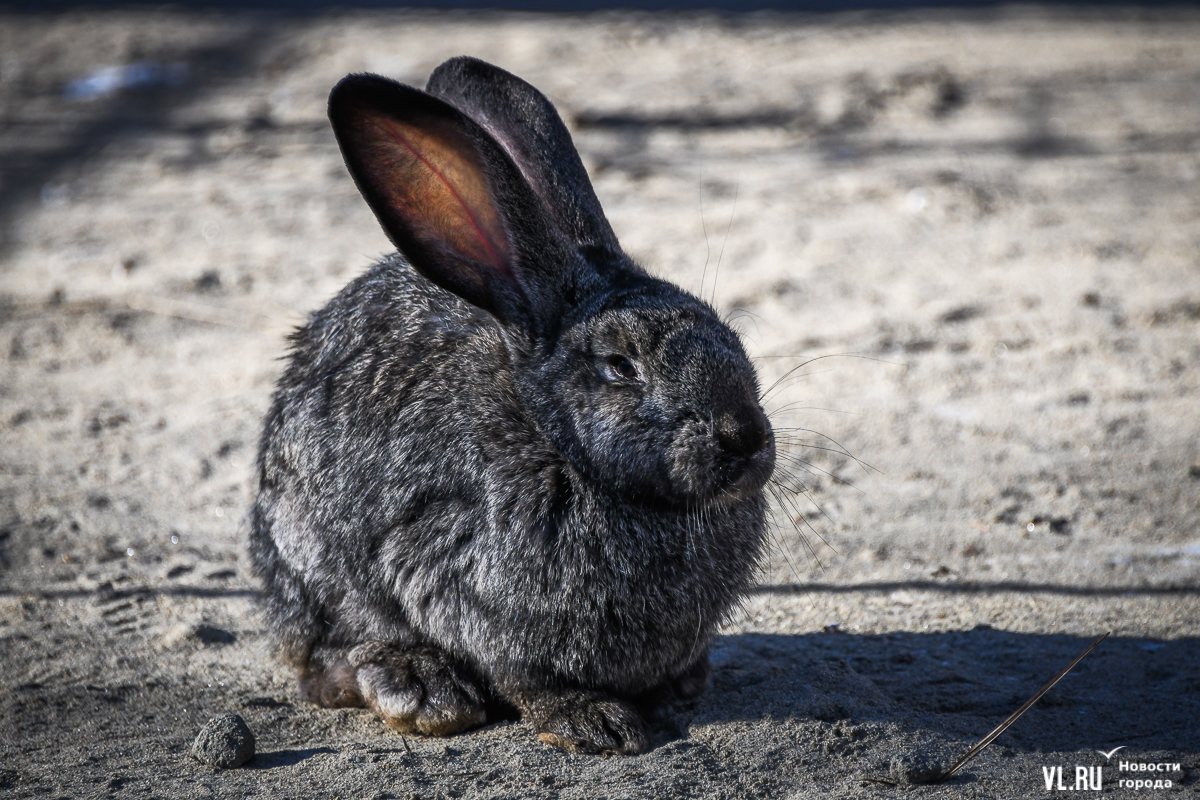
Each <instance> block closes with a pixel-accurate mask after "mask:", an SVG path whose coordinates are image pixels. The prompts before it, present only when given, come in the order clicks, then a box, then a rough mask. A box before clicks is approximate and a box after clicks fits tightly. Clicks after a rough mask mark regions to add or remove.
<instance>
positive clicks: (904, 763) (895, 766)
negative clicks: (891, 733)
mask: <svg viewBox="0 0 1200 800" xmlns="http://www.w3.org/2000/svg"><path fill="white" fill-rule="evenodd" d="M941 771H942V767H941V764H939V763H938V762H937V761H935V760H934V759H933V758H931V757H930V756H929V755H928V754H926V753H901V754H899V755H894V756H892V760H891V763H889V764H888V777H890V778H891V779H892V780H894V781H895V782H896V783H898V784H900V785H901V786H915V785H920V784H923V783H929V781H931V780H933V779H934V778H936V777H937V776H938V775H939V774H941Z"/></svg>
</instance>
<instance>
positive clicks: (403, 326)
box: [250, 60, 774, 752]
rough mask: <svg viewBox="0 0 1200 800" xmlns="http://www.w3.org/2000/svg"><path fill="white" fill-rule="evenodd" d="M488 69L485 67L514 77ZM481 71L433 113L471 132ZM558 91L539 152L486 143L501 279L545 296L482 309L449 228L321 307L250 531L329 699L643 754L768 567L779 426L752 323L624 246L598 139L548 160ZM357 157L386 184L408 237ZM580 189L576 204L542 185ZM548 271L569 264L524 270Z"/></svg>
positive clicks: (315, 694) (536, 106)
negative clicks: (749, 342) (506, 241)
mask: <svg viewBox="0 0 1200 800" xmlns="http://www.w3.org/2000/svg"><path fill="white" fill-rule="evenodd" d="M449 63H450V67H447V66H446V65H443V67H441V68H439V70H438V73H435V75H440V78H439V87H440V89H439V90H440V91H441V92H443V93H445V94H453V92H452V91H451V89H449V88H447V86H448V85H449V84H448V81H450V80H451V78H452V76H453V74H454V71H455V70H454V68H455V67H456V65H457V66H458V67H461V66H463V63H464V60H455V62H449ZM478 64H482V62H469V63H467V64H466V65H467V66H474V65H478ZM483 67H486V68H487V69H486V70H481V69H473V70H472V71H471V74H472V75H474V76H475V77H474V78H472V80H476V81H479V80H496V81H499V82H501V84H502V85H504V86H511V82H512V81H517V79H516V78H513V77H512V76H510V75H508V74H507V73H503V72H502V71H500V70H496V69H495V68H494V67H489V66H488V65H483ZM481 75H482V76H483V77H480V76H481ZM489 75H491V76H492V77H490V78H489V77H488V76H489ZM364 82H366V83H368V84H369V85H370V91H371V92H376V91H378V92H384V93H387V92H389V91H391V89H390V86H395V87H398V88H397V89H396V92H397V97H399V98H401V100H403V99H404V98H407V97H412V96H414V95H412V93H414V92H416V91H417V90H412V89H408V88H407V87H399V85H398V84H391V85H389V84H390V82H386V81H384V79H381V78H374V77H373V76H353V77H352V78H349V79H347V81H346V82H343V84H347V83H350V84H352V85H351V86H350V89H348V90H347V91H350V90H354V89H355V86H356V85H359V84H362V83H364ZM431 83H432V82H431ZM343 84H339V88H337V89H335V90H334V97H333V98H331V117H332V118H333V119H334V125H335V130H339V127H338V126H339V124H341V125H345V123H344V121H341V120H339V118H338V112H337V111H336V106H335V102H336V101H337V95H338V92H339V91H341V90H342V86H343ZM520 85H521V86H523V87H527V89H528V92H533V93H534V94H536V90H533V89H532V87H529V86H528V84H524V83H521V84H520ZM401 90H403V92H402V93H401ZM522 91H523V92H525V90H524V89H523V90H522ZM528 92H526V93H525V95H524V96H525V97H526V99H527V100H528V99H529V95H528ZM478 93H479V86H478V84H472V85H471V87H470V90H469V91H463V92H459V94H458V98H457V103H458V108H457V111H455V112H453V113H452V112H451V111H444V112H443V111H442V110H440V106H438V107H437V108H436V109H435V110H436V111H437V113H439V114H442V113H444V114H445V115H446V116H445V119H449V120H451V121H453V122H455V124H459V125H461V126H462V129H463V130H468V131H469V132H471V135H472V136H475V137H476V139H475V140H474V141H477V142H478V141H484V140H480V139H478V136H479V133H478V128H477V127H471V126H472V124H473V123H472V108H471V106H470V103H469V102H468V101H467V100H464V99H463V97H465V96H470V95H472V94H475V95H478ZM500 96H503V95H502V94H501V95H500ZM422 97H423V98H428V97H429V95H423V94H422ZM537 98H540V102H536V103H534V102H526V103H525V105H524V106H521V107H520V108H514V109H513V110H512V112H511V114H510V115H509V116H508V117H507V118H506V120H505V122H504V127H503V137H505V138H506V139H508V140H514V139H520V140H525V139H526V132H527V129H528V130H532V128H533V127H535V126H536V127H538V128H539V130H540V131H541V133H539V136H540V138H537V137H533V136H532V135H530V137H529V140H530V141H536V142H538V144H537V150H538V151H539V152H542V153H545V154H546V156H545V158H544V159H543V160H541V161H537V153H536V152H534V149H533V148H532V147H526V148H525V149H524V151H523V154H522V155H521V157H520V159H514V158H513V157H512V156H511V155H509V154H508V150H507V149H506V148H504V147H501V146H498V145H496V143H495V140H491V144H490V145H489V144H487V142H486V141H484V144H481V145H477V147H478V148H479V150H478V152H480V153H481V155H480V156H479V158H480V160H481V162H482V163H483V164H484V167H485V169H486V170H487V171H488V173H487V174H488V176H489V178H488V180H489V185H490V186H498V185H501V184H503V186H502V187H501V189H497V190H495V191H494V196H495V197H496V198H497V200H496V203H497V206H498V207H499V209H500V213H501V216H502V217H503V219H504V220H505V225H506V226H507V228H506V230H514V231H518V232H519V235H516V236H514V241H515V242H516V244H515V245H514V253H515V256H514V259H515V262H514V263H516V266H515V267H514V269H513V275H515V277H513V278H511V280H512V281H514V282H515V288H512V287H510V288H508V289H505V291H511V296H512V297H522V296H523V297H526V298H534V299H531V300H529V301H528V305H527V307H526V310H525V311H523V312H522V314H508V315H506V314H505V312H504V311H501V312H500V313H499V314H497V313H495V312H493V313H488V312H487V311H484V310H483V309H482V308H480V307H479V306H477V305H473V304H472V303H469V302H467V301H466V300H464V299H463V298H461V297H458V296H456V295H455V294H453V293H451V292H450V291H447V290H446V289H445V288H443V286H444V285H445V283H446V282H444V281H441V280H438V278H439V277H440V276H441V274H442V272H441V271H442V270H443V269H445V268H446V267H445V266H444V264H443V263H442V262H440V261H439V260H438V257H431V256H429V253H430V252H434V253H435V256H436V254H437V252H440V251H426V250H422V251H420V252H421V257H420V259H419V260H414V261H413V262H410V261H408V260H406V259H405V257H404V256H402V255H399V254H397V255H394V256H392V257H390V258H387V259H385V260H384V261H382V262H381V263H379V264H378V265H376V266H375V267H374V268H373V269H372V270H370V271H369V272H368V273H367V274H366V275H364V276H362V277H360V278H358V279H357V280H355V281H353V282H352V283H351V284H350V285H349V286H347V287H346V288H345V289H344V290H343V291H342V292H341V293H340V294H339V295H338V296H337V297H336V298H335V299H334V300H333V301H332V302H331V303H330V304H329V305H328V306H326V307H325V308H324V309H322V310H321V311H319V312H317V313H316V314H314V315H313V317H312V319H311V320H310V321H309V322H308V324H306V325H305V326H304V327H303V328H301V329H300V330H298V331H297V332H296V333H295V335H294V336H293V339H292V352H291V355H290V360H289V362H288V365H287V368H286V370H285V371H284V374H283V376H282V377H281V379H280V381H279V386H278V388H277V391H276V393H275V397H274V403H273V405H272V408H271V411H270V413H269V414H268V416H267V419H266V426H265V430H264V432H263V437H262V442H261V449H260V456H259V468H260V489H259V495H258V499H257V502H256V503H255V505H254V508H253V511H252V531H251V540H250V552H251V556H252V558H253V561H254V565H255V570H256V573H257V574H258V575H259V576H261V578H262V579H263V582H264V585H265V598H266V603H265V605H266V611H267V614H268V617H269V620H270V624H271V627H272V629H273V631H274V633H275V635H276V636H277V638H278V641H279V644H280V647H281V650H282V652H283V654H284V656H285V657H286V658H287V660H289V661H290V662H291V663H292V664H293V665H294V666H295V667H297V669H298V670H299V673H300V677H301V686H302V693H303V694H304V696H305V697H306V698H307V699H310V700H313V701H315V702H319V703H321V704H323V705H329V706H337V705H357V704H364V703H365V704H367V705H370V706H371V707H372V708H374V709H375V710H376V711H377V712H379V713H380V714H381V715H382V716H383V717H384V718H385V719H386V720H387V721H388V722H389V723H390V724H392V725H394V726H395V727H398V728H400V729H401V730H417V731H420V732H425V733H452V732H455V731H457V730H461V729H465V728H468V727H472V726H474V725H478V724H480V723H481V722H482V721H483V720H484V719H485V718H486V716H487V714H494V713H497V711H498V710H502V709H503V708H504V707H506V706H510V707H515V708H516V709H517V710H519V711H520V712H521V714H522V716H523V717H524V718H525V719H527V720H528V721H529V722H531V723H532V724H533V725H534V726H535V727H536V728H537V730H538V732H539V733H540V734H541V735H542V738H543V740H544V741H547V742H548V743H550V744H553V745H556V746H559V747H565V748H568V749H572V750H579V751H585V752H596V751H617V752H639V751H641V750H644V749H646V747H648V739H647V736H646V731H645V723H644V715H645V714H647V713H650V712H651V711H652V709H653V708H654V707H655V706H657V705H660V704H662V703H664V702H667V701H669V700H670V699H672V698H674V697H679V696H689V695H692V694H695V693H696V692H698V691H700V690H701V689H702V688H703V686H704V683H705V680H706V676H707V648H708V645H709V643H710V641H711V639H712V637H713V635H714V633H715V630H716V628H717V626H718V625H719V624H720V623H721V622H722V620H723V619H725V618H726V617H727V615H728V614H729V612H730V610H731V609H732V608H733V607H734V606H735V605H736V604H737V603H738V602H739V601H740V600H741V598H742V597H743V596H744V593H745V591H746V590H747V588H748V587H749V585H750V582H751V579H752V576H753V573H754V571H755V569H756V566H757V563H758V561H759V559H760V557H761V555H762V551H763V547H764V538H765V534H764V520H765V511H766V502H765V500H764V498H763V491H762V487H763V485H764V484H765V482H766V481H767V479H768V478H769V477H770V473H771V470H772V469H773V466H774V438H773V435H772V434H771V430H770V426H769V423H768V422H767V421H766V417H765V416H764V415H763V413H762V410H761V407H760V406H759V403H758V386H757V381H756V377H755V374H754V371H753V368H752V367H751V365H750V362H749V360H748V359H747V357H746V355H745V353H744V351H743V349H742V347H741V344H740V342H739V340H738V337H737V336H736V335H735V334H734V333H733V332H732V331H731V330H730V329H729V328H728V327H727V326H726V325H725V324H724V323H722V322H721V320H720V319H719V318H718V316H717V315H716V314H715V312H714V311H713V310H712V309H711V308H710V307H709V306H708V305H706V304H705V303H703V302H701V301H700V300H698V299H697V298H695V297H693V296H691V295H688V294H687V293H685V292H683V291H682V290H680V289H678V288H677V287H675V286H672V285H671V284H668V283H665V282H663V281H658V280H655V279H653V278H650V277H648V276H647V275H646V274H645V273H644V272H643V271H642V270H641V269H640V268H637V267H635V266H634V265H633V264H632V262H630V261H629V259H628V258H627V257H626V256H624V254H623V253H621V252H620V250H619V246H618V245H617V242H616V238H615V236H612V234H611V228H609V226H608V223H607V222H606V221H605V220H604V219H603V216H602V214H601V212H600V209H599V205H598V203H597V202H596V201H595V196H594V194H592V192H591V187H590V184H587V182H586V175H585V174H584V173H583V172H582V166H581V165H580V164H579V162H578V157H577V156H575V157H574V159H573V161H572V162H571V163H570V164H568V165H567V166H566V167H564V173H563V175H562V176H561V177H560V178H553V177H551V178H547V177H546V176H553V175H554V172H555V170H556V169H557V168H558V166H559V163H558V161H555V160H554V159H555V158H558V159H559V161H561V160H562V158H563V154H564V153H567V152H569V153H570V154H572V155H573V154H574V152H575V151H574V148H573V146H572V145H571V142H570V137H569V135H568V134H567V131H566V128H565V127H563V126H562V123H561V121H559V120H558V117H557V115H556V114H554V116H553V120H550V121H547V119H546V117H545V110H546V109H549V112H550V113H551V114H553V107H552V106H551V105H550V104H549V101H546V100H545V98H544V97H541V95H540V94H537ZM389 102H390V100H389ZM420 102H422V103H426V104H427V105H428V103H427V101H426V100H421V101H420ZM428 102H432V103H435V104H437V103H440V102H441V101H436V100H434V101H428ZM396 107H398V108H401V109H402V108H403V107H404V103H403V102H400V101H397V103H396ZM522 108H525V109H529V108H532V109H533V110H532V111H530V112H528V113H529V114H533V115H534V116H533V118H532V119H531V120H524V119H523V117H522V113H524V112H522ZM397 113H403V112H402V111H401V112H397ZM422 113H425V112H422ZM489 114H490V115H491V117H492V118H494V117H495V116H496V114H495V112H494V111H493V112H489ZM458 115H461V121H460V120H459V116H458ZM550 122H553V123H555V124H556V126H557V127H555V126H554V125H550ZM439 124H441V123H439ZM479 124H480V125H482V127H483V128H485V129H486V128H488V127H489V125H490V127H492V128H495V127H496V125H495V123H494V122H492V123H488V122H486V121H484V122H481V123H479ZM523 126H525V128H523ZM547 131H549V132H548V133H547ZM484 135H485V136H487V135H488V134H484ZM339 138H340V139H341V140H342V144H343V148H344V149H345V148H347V147H348V145H347V144H346V141H345V139H346V137H345V136H344V134H343V132H342V131H341V130H339ZM353 155H354V154H351V153H348V154H347V162H348V164H350V165H351V170H352V172H353V173H354V175H355V178H356V180H357V181H358V182H359V185H360V187H364V195H366V196H367V198H368V201H369V202H371V203H372V206H373V207H374V208H375V209H376V212H377V214H379V216H380V218H381V220H383V221H384V222H385V227H388V228H389V229H388V232H389V234H390V235H392V237H393V239H394V240H396V241H398V242H404V241H408V240H407V239H405V236H406V235H407V234H406V232H405V231H396V230H393V229H392V228H394V227H395V223H392V222H391V221H390V220H392V219H394V218H395V217H394V216H393V217H389V216H388V213H393V214H394V209H385V210H381V209H380V208H378V207H377V206H378V203H379V202H380V201H379V200H378V197H379V193H378V192H375V193H374V194H372V192H371V191H370V187H369V186H364V184H366V183H368V182H369V181H370V180H372V178H371V176H369V175H368V176H365V177H364V175H363V174H362V169H361V168H360V167H356V162H354V161H353ZM522 160H524V161H525V162H527V163H526V164H524V165H522V163H521V161H522ZM535 161H537V163H536V165H535V166H534V167H530V166H529V164H530V163H534V162H535ZM514 162H515V163H514ZM534 173H536V175H537V176H541V177H533V178H530V177H529V176H530V175H531V174H534ZM497 176H499V177H497ZM523 180H529V181H530V182H533V183H535V184H536V183H537V182H538V181H541V182H542V183H543V184H546V183H547V182H549V183H552V184H553V185H554V187H556V188H554V189H553V191H550V192H549V193H547V191H546V190H539V189H538V188H537V187H536V185H535V187H534V189H535V191H534V192H533V193H532V195H533V196H536V197H537V198H541V199H540V200H537V201H536V202H535V204H534V205H532V206H528V205H525V206H524V207H522V208H519V209H518V210H516V211H514V210H513V209H512V208H511V207H510V206H508V205H506V200H505V198H506V197H507V196H511V195H512V193H513V192H516V193H517V194H519V193H520V192H521V191H522V190H521V189H520V186H519V182H520V181H523ZM513 185H516V187H517V188H515V189H511V188H507V187H511V186H513ZM524 191H526V192H528V188H527V189H525V190H524ZM568 191H569V192H573V193H575V195H574V196H575V197H576V202H574V204H573V205H572V206H571V208H572V209H573V210H572V211H571V214H570V219H572V220H574V222H564V219H566V218H565V217H563V216H562V215H561V214H559V215H557V216H556V215H555V214H554V213H551V212H550V211H549V210H548V208H547V207H546V205H545V204H546V203H549V202H554V197H555V193H560V194H561V193H562V192H568ZM506 192H507V193H508V194H506ZM583 193H586V197H580V196H579V195H580V194H583ZM521 196H522V197H524V196H528V195H521ZM522 205H524V204H522ZM406 213H409V212H407V211H406ZM417 213H419V212H417ZM514 217H519V219H514ZM404 220H407V218H404ZM403 224H407V222H404V223H403ZM389 226H390V227H389ZM538 226H540V228H541V230H542V231H543V234H542V236H543V238H544V239H545V240H546V241H547V242H549V244H547V245H546V246H545V247H541V246H539V241H538V237H537V236H536V235H535V234H533V233H530V231H536V230H537V229H538ZM604 231H607V234H604ZM564 240H566V241H567V242H568V244H567V245H566V246H565V247H566V250H565V251H564V244H563V242H564ZM564 252H566V255H563V253H564ZM410 256H411V254H410ZM547 260H550V263H547ZM460 261H461V259H460ZM452 268H453V269H461V268H462V267H461V265H460V264H459V262H457V261H456V262H454V264H453V265H452ZM470 268H471V269H482V268H483V267H481V266H479V265H477V264H475V265H471V266H470ZM532 272H536V274H537V276H538V277H537V280H539V281H543V282H545V281H551V282H554V281H555V280H558V281H559V285H558V286H554V287H551V288H550V289H547V288H546V287H545V286H542V287H539V288H535V289H527V288H526V286H525V283H524V281H526V280H528V279H527V278H525V277H524V276H526V275H528V274H531V273H532ZM555 276H559V277H558V278H556V277H555ZM489 279H490V278H489ZM504 280H509V278H504ZM538 298H552V300H549V301H548V300H545V299H538ZM489 310H491V309H489ZM614 354H617V355H614ZM617 358H624V359H625V362H624V363H622V362H620V361H614V359H617ZM614 364H615V366H614ZM626 366H628V367H629V368H630V369H632V370H635V371H636V374H637V380H633V379H628V378H626V377H625V376H624V375H623V374H622V373H621V372H620V369H623V368H624V367H626ZM414 704H415V705H414ZM396 709H401V711H397V710H396Z"/></svg>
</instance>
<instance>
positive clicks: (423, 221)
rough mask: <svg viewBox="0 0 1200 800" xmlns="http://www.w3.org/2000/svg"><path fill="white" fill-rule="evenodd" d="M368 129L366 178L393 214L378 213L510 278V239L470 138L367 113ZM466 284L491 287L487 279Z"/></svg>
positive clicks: (363, 130) (423, 122) (440, 126)
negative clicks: (367, 176)
mask: <svg viewBox="0 0 1200 800" xmlns="http://www.w3.org/2000/svg"><path fill="white" fill-rule="evenodd" d="M363 123H365V124H362V125H360V126H359V135H358V138H359V141H360V142H362V145H363V147H364V149H363V150H362V151H361V152H362V153H363V154H364V156H365V160H366V165H365V166H366V169H365V170H364V172H365V173H366V174H368V175H369V176H370V177H371V183H373V184H374V188H375V190H376V191H378V192H380V194H381V195H382V196H383V197H384V198H386V199H385V206H387V208H385V209H377V212H382V213H383V214H384V215H385V216H387V217H392V218H393V219H394V220H395V221H396V222H398V223H399V224H400V225H401V227H402V228H406V229H407V230H408V231H409V232H410V234H411V235H416V236H418V238H420V239H423V240H425V241H426V242H429V243H430V244H433V243H436V244H437V245H440V246H441V247H444V248H447V249H449V250H450V251H451V252H456V253H457V254H458V255H459V256H463V257H465V258H467V259H469V260H470V261H473V262H475V263H477V264H479V265H480V266H481V267H483V268H484V271H491V272H493V274H498V275H502V276H504V277H507V278H510V279H511V278H512V270H511V268H510V266H509V245H508V233H507V231H506V229H505V226H504V222H503V218H502V215H501V213H500V210H499V209H498V208H497V206H496V201H495V199H494V198H493V196H492V192H491V190H490V188H489V186H488V184H487V178H486V176H485V174H484V170H483V168H482V167H481V165H480V163H479V157H478V154H477V153H476V152H475V146H474V144H473V143H472V142H471V141H470V139H469V138H468V136H467V135H466V134H464V133H463V132H462V131H460V130H457V129H456V128H454V127H453V126H451V125H447V124H445V122H444V121H441V120H437V119H431V118H427V117H426V118H420V117H418V118H417V119H414V120H412V121H409V120H404V119H397V118H395V117H390V116H385V115H382V114H375V113H371V111H369V110H368V111H367V112H366V114H365V118H364V119H363ZM370 153H373V154H374V155H368V154H370ZM381 219H382V218H381ZM385 227H386V223H385ZM430 240H432V241H430ZM460 278H465V279H466V280H467V281H468V282H469V283H476V282H477V281H480V280H483V281H485V282H486V279H485V278H484V275H483V274H482V273H477V274H476V275H475V276H474V277H473V278H468V277H467V275H466V274H462V275H460Z"/></svg>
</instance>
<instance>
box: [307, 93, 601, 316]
mask: <svg viewBox="0 0 1200 800" xmlns="http://www.w3.org/2000/svg"><path fill="white" fill-rule="evenodd" d="M329 119H330V121H331V122H332V123H333V129H334V133H335V134H336V136H337V140H338V145H339V146H340V147H341V149H342V155H343V156H344V157H345V160H346V166H347V167H348V168H349V170H350V174H351V175H353V177H354V181H355V183H356V184H358V188H359V191H361V192H362V194H363V197H364V198H366V201H367V203H368V205H370V206H371V209H372V210H373V211H374V212H375V216H376V217H378V218H379V221H380V223H381V224H382V225H383V229H384V231H386V233H387V234H388V236H389V237H390V238H391V240H392V241H393V242H394V243H395V245H396V247H397V248H399V250H400V252H402V253H404V255H405V256H406V257H407V258H408V260H409V261H410V262H411V263H412V265H413V266H414V267H415V268H416V269H417V270H418V271H420V272H421V273H422V274H423V275H425V276H426V277H427V278H429V279H430V280H432V281H433V282H434V283H436V284H438V285H439V286H441V287H443V288H445V289H448V290H450V291H452V292H454V293H455V294H457V295H459V296H460V297H462V298H464V299H465V300H467V301H469V302H471V303H474V304H475V305H477V306H479V307H480V308H483V309H485V310H486V311H489V312H491V313H492V314H494V315H495V316H496V317H498V318H499V319H500V320H501V321H502V322H505V323H509V324H513V325H519V326H522V327H525V328H529V329H531V332H533V333H535V334H536V333H537V332H538V331H537V329H538V328H539V327H541V323H544V322H545V321H546V320H548V319H551V318H552V317H553V315H554V314H555V313H556V312H557V311H559V310H560V308H561V305H562V300H561V298H562V295H563V294H564V292H570V291H573V289H568V288H567V287H568V286H573V285H574V283H575V278H576V276H573V275H571V274H569V273H570V272H571V270H572V269H573V267H574V265H576V264H577V263H578V258H577V257H574V258H573V257H572V256H573V255H574V253H573V248H572V247H571V246H570V244H569V243H568V242H566V241H565V239H564V237H563V236H562V234H561V233H559V232H558V231H557V230H556V229H555V227H554V225H553V224H552V223H551V222H550V220H549V219H547V214H546V211H545V209H544V208H542V207H541V206H542V204H541V203H540V202H539V200H538V198H537V197H536V196H535V195H534V193H533V192H532V191H531V190H530V187H529V185H528V184H527V183H526V181H525V179H524V178H523V177H522V175H521V174H520V172H519V171H518V169H517V168H516V166H515V165H514V164H513V163H512V161H511V159H510V158H509V157H508V156H507V155H506V154H505V152H504V150H503V148H501V147H500V146H499V145H498V144H497V143H496V142H495V140H494V139H492V137H491V136H489V135H488V134H487V133H486V132H485V131H484V130H483V129H482V128H481V127H480V126H479V125H478V124H477V123H475V122H474V121H472V120H471V119H470V118H468V117H466V116H465V115H464V114H462V113H461V112H460V111H458V110H457V109H455V108H454V107H452V106H450V105H449V104H447V103H445V102H443V101H441V100H439V99H437V98H435V97H431V96H430V95H428V94H426V93H424V92H422V91H420V90H418V89H414V88H412V87H410V86H404V85H402V84H399V83H396V82H395V81H391V80H388V79H386V78H381V77H379V76H377V75H350V76H348V77H346V78H344V79H343V80H342V81H341V82H340V83H338V85H337V86H335V87H334V89H333V92H332V93H331V94H330V96H329Z"/></svg>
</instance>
